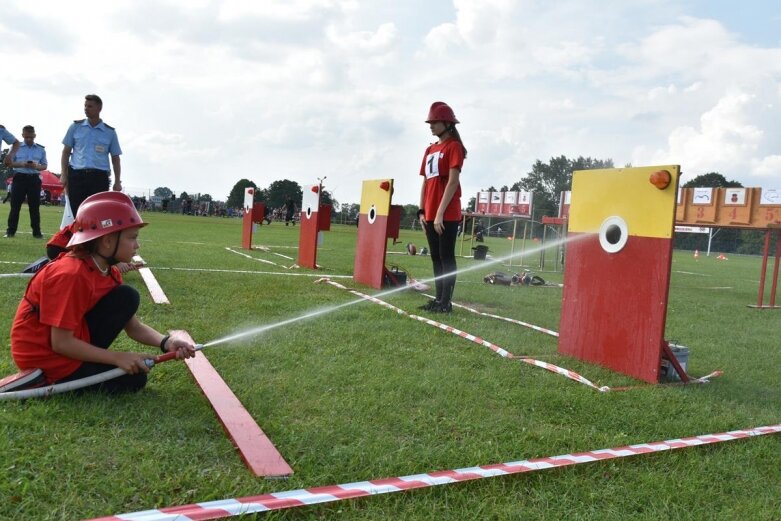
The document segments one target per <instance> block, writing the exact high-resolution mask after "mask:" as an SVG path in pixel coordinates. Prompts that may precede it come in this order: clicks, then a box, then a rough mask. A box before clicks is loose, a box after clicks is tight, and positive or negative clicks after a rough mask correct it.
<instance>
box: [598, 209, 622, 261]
mask: <svg viewBox="0 0 781 521" xmlns="http://www.w3.org/2000/svg"><path fill="white" fill-rule="evenodd" d="M627 239H629V229H628V228H627V226H626V221H625V220H623V219H622V218H621V217H618V216H615V215H614V216H613V217H608V218H607V219H605V220H604V221H603V222H602V226H600V227H599V245H600V246H602V249H603V250H605V251H606V252H608V253H617V252H619V251H621V250H622V249H623V248H624V246H626V241H627Z"/></svg>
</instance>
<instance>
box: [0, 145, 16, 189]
mask: <svg viewBox="0 0 781 521" xmlns="http://www.w3.org/2000/svg"><path fill="white" fill-rule="evenodd" d="M10 150H11V149H10V148H6V149H5V150H3V151H2V153H0V188H2V189H3V190H5V188H6V186H8V185H7V184H5V182H6V180H7V179H8V178H9V177H11V176H12V175H14V171H13V170H12V169H11V168H10V167H7V166H5V163H3V161H4V160H5V156H7V155H8V152H10Z"/></svg>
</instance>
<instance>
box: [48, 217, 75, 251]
mask: <svg viewBox="0 0 781 521" xmlns="http://www.w3.org/2000/svg"><path fill="white" fill-rule="evenodd" d="M74 227H75V222H74V223H71V225H70V226H66V227H65V228H63V229H62V230H60V231H58V232H57V233H55V234H54V235H52V238H51V239H49V242H47V243H46V246H57V247H58V248H62V249H65V248H66V247H67V246H68V243H69V242H70V240H71V237H73V229H74Z"/></svg>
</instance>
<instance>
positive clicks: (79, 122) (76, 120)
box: [73, 118, 87, 124]
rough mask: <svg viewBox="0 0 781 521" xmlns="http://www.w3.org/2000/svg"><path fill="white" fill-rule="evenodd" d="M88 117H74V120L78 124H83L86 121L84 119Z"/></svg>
mask: <svg viewBox="0 0 781 521" xmlns="http://www.w3.org/2000/svg"><path fill="white" fill-rule="evenodd" d="M86 119H87V118H84V119H74V120H73V122H74V123H78V124H82V123H84V121H86Z"/></svg>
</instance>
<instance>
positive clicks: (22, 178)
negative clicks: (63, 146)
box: [4, 125, 48, 239]
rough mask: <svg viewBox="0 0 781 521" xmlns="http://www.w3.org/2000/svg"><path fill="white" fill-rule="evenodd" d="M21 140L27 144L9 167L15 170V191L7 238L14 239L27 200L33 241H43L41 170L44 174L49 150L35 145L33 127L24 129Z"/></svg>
mask: <svg viewBox="0 0 781 521" xmlns="http://www.w3.org/2000/svg"><path fill="white" fill-rule="evenodd" d="M22 139H24V143H23V144H22V145H21V146H19V148H18V150H17V152H16V156H15V158H14V160H13V161H11V164H10V165H9V166H10V167H11V168H13V169H14V182H13V186H14V189H13V191H12V192H11V213H9V214H8V228H7V229H6V232H5V235H4V237H5V238H11V237H13V236H14V235H16V228H17V226H18V225H19V213H20V212H21V209H22V203H23V202H24V199H25V197H27V206H28V207H29V209H30V226H31V227H32V229H33V237H35V238H36V239H42V238H43V235H42V234H41V212H40V206H41V200H42V197H41V196H42V194H44V191H43V190H41V170H45V169H46V166H47V164H48V163H47V161H46V150H45V149H44V148H43V146H42V145H39V144H37V143H36V142H35V128H33V126H32V125H27V126H26V127H24V128H23V129H22Z"/></svg>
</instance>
